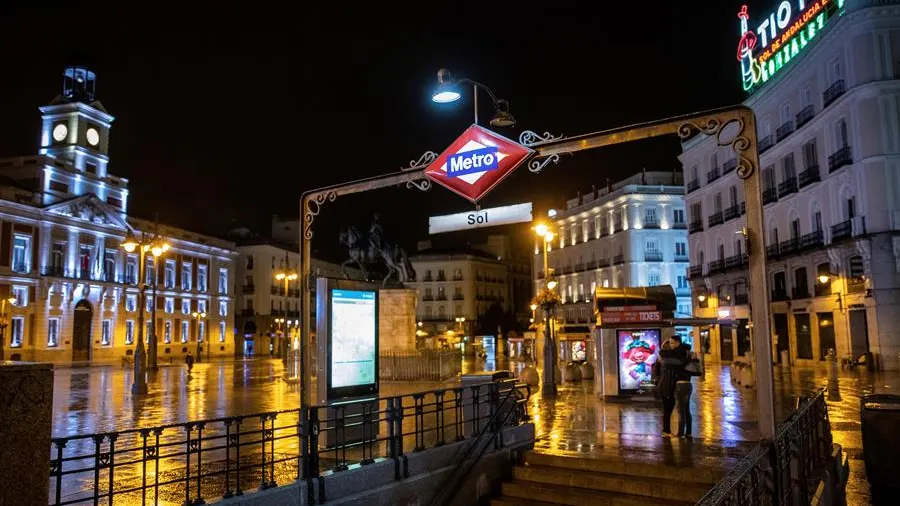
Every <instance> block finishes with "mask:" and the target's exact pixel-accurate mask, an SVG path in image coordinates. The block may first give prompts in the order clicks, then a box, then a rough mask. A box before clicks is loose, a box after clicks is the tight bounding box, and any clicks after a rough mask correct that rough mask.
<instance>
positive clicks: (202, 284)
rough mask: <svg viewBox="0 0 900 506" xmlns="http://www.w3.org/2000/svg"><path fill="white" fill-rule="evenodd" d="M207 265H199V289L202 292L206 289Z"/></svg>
mask: <svg viewBox="0 0 900 506" xmlns="http://www.w3.org/2000/svg"><path fill="white" fill-rule="evenodd" d="M206 278H207V274H206V266H205V265H202V264H201V265H197V290H198V291H201V292H205V291H206V281H207V280H206Z"/></svg>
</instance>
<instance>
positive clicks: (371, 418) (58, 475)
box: [49, 383, 523, 506]
mask: <svg viewBox="0 0 900 506" xmlns="http://www.w3.org/2000/svg"><path fill="white" fill-rule="evenodd" d="M512 385H513V386H512V388H513V389H522V388H523V387H522V386H521V385H515V384H514V383H513V384H512ZM496 388H498V387H497V386H496V384H494V383H490V384H488V385H484V384H482V385H473V386H466V387H456V388H450V389H434V390H428V391H424V392H418V393H415V394H408V395H402V396H379V397H373V398H370V399H365V400H357V401H352V402H348V403H343V404H331V405H320V406H312V407H309V408H302V409H287V410H276V411H269V412H264V413H255V414H249V415H240V416H230V417H219V418H210V419H205V420H199V421H191V422H186V423H169V424H164V425H159V426H156V427H149V428H138V429H127V430H122V431H108V432H100V433H96V434H85V435H76V436H70V437H57V438H52V440H51V448H50V450H51V455H50V483H49V488H50V493H51V494H50V495H51V502H50V504H51V505H54V506H64V505H70V504H97V503H98V502H102V503H104V504H119V503H120V502H121V503H127V504H132V503H134V504H159V503H160V502H166V503H168V502H178V503H182V502H183V503H184V504H202V503H203V502H204V501H206V500H208V499H210V498H214V497H223V498H228V497H232V496H234V495H240V494H243V493H245V492H247V491H249V490H252V489H258V490H263V489H266V488H271V487H274V486H276V485H277V484H278V483H279V482H285V481H293V480H297V479H305V480H307V481H308V482H312V480H320V475H321V474H322V473H325V472H340V471H343V470H346V469H348V468H349V467H351V466H353V465H356V464H358V465H367V464H370V463H372V462H376V461H378V460H384V459H393V460H394V462H395V470H396V473H395V477H396V478H397V479H400V478H402V477H403V476H404V475H406V476H408V471H407V469H406V463H405V462H406V457H405V452H404V447H411V448H412V451H414V452H417V451H422V450H424V449H426V448H428V447H433V446H441V445H443V444H446V443H447V442H450V441H452V439H451V438H455V440H457V441H461V440H465V439H468V438H470V437H473V436H480V434H481V433H482V432H484V431H487V429H488V428H489V427H490V424H492V423H493V422H492V421H490V420H488V419H489V418H490V417H489V416H488V415H486V414H485V412H484V406H485V404H486V403H487V404H489V405H490V406H491V409H493V403H494V402H495V396H492V395H488V394H485V391H486V390H487V391H490V389H496ZM491 413H493V411H491ZM320 438H324V440H325V441H326V442H327V443H328V448H327V449H324V448H321V449H320V446H319V440H320ZM405 440H408V441H409V442H408V443H407V442H405ZM308 490H309V492H310V493H312V492H313V490H318V493H319V500H320V501H322V502H324V500H325V487H324V482H322V481H321V480H320V481H319V486H318V487H309V488H308Z"/></svg>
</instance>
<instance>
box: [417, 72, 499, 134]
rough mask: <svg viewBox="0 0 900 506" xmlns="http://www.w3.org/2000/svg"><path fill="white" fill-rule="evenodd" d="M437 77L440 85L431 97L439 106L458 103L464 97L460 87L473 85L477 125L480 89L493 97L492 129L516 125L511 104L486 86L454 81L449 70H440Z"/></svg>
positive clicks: (465, 80) (475, 82) (470, 81)
mask: <svg viewBox="0 0 900 506" xmlns="http://www.w3.org/2000/svg"><path fill="white" fill-rule="evenodd" d="M437 77H438V84H437V86H436V87H435V89H434V92H433V93H432V95H431V100H432V101H434V102H436V103H438V104H446V103H450V102H456V101H457V100H459V99H460V97H462V93H461V92H460V89H459V85H460V84H464V83H465V84H471V85H472V90H473V93H474V94H473V99H474V102H475V106H474V109H475V124H476V125H477V124H478V88H481V89H482V90H484V91H485V92H487V94H488V96H489V97H491V101H492V102H493V103H494V117H493V118H492V119H491V121H490V124H491V126H492V127H494V128H507V127H513V126H515V125H516V120H515V118H513V116H512V114H510V112H509V102H507V101H506V100H503V99H499V98H497V96H496V95H494V92H493V91H491V89H490V88H488V87H487V86H485V85H484V84H481V83H479V82H477V81H473V80H471V79H467V78H463V79H458V80H456V81H454V80H453V78H452V77H450V71H449V70H447V69H441V70H438V73H437Z"/></svg>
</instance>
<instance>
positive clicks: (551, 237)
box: [544, 232, 556, 242]
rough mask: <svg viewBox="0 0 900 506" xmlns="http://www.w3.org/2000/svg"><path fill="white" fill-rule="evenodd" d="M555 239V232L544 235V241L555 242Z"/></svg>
mask: <svg viewBox="0 0 900 506" xmlns="http://www.w3.org/2000/svg"><path fill="white" fill-rule="evenodd" d="M554 237H556V234H554V233H553V232H547V233H546V234H544V240H545V241H547V242H553V238H554Z"/></svg>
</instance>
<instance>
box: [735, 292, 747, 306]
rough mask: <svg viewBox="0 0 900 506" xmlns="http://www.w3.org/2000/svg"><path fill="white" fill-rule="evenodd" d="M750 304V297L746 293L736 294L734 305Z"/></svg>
mask: <svg viewBox="0 0 900 506" xmlns="http://www.w3.org/2000/svg"><path fill="white" fill-rule="evenodd" d="M749 303H750V296H749V295H747V294H746V293H736V294H734V304H735V305H736V306H742V305H747V304H749Z"/></svg>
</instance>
